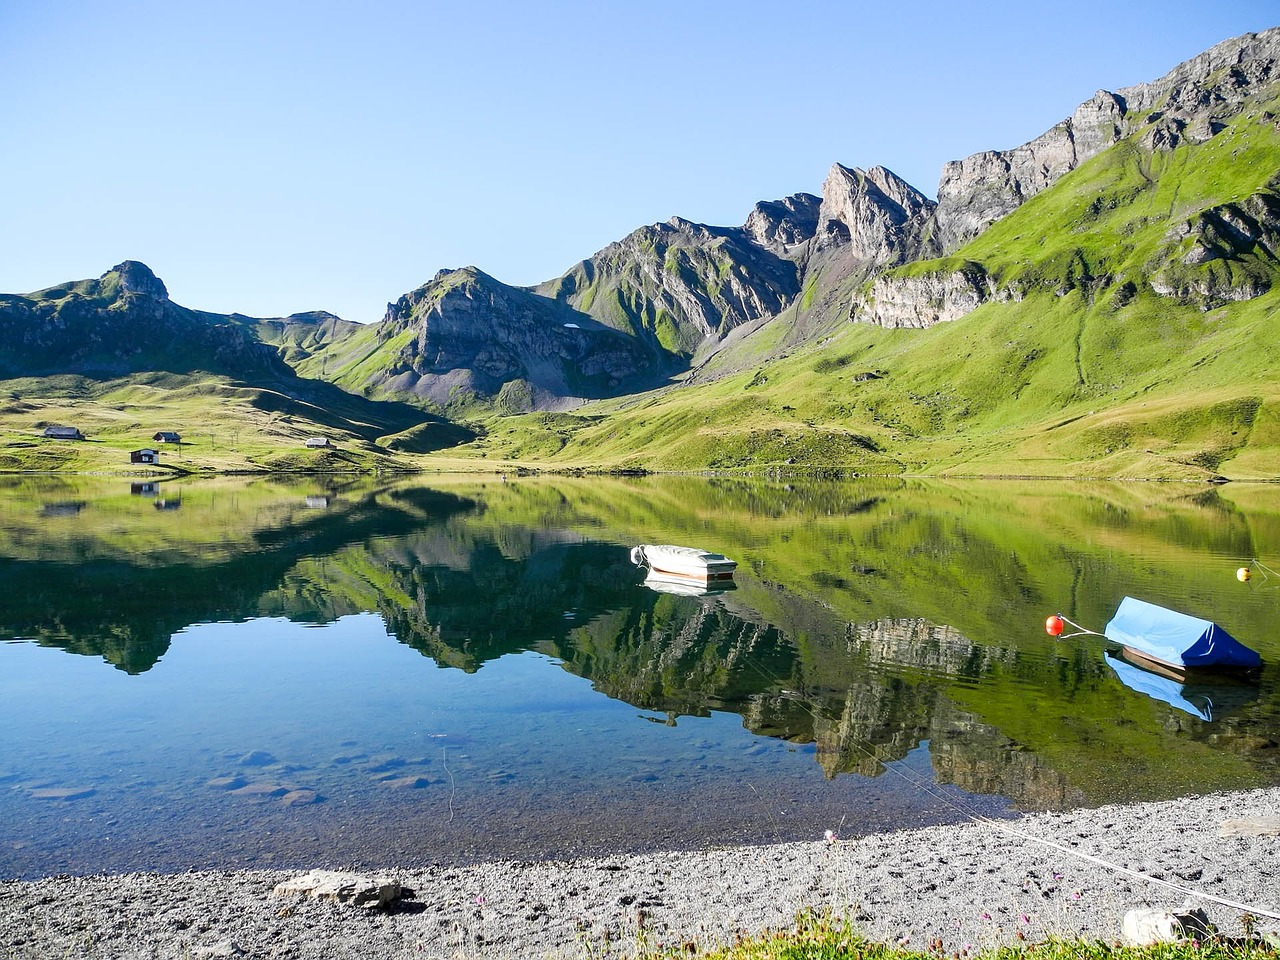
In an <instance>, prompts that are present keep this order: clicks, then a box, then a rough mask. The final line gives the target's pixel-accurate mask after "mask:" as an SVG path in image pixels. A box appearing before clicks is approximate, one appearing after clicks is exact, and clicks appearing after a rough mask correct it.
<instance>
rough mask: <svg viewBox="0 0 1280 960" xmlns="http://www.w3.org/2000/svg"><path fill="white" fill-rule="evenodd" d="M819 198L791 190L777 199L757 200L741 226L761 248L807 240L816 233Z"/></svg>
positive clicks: (820, 204) (787, 245)
mask: <svg viewBox="0 0 1280 960" xmlns="http://www.w3.org/2000/svg"><path fill="white" fill-rule="evenodd" d="M821 206H822V200H821V199H820V198H819V197H815V196H814V195H813V194H811V193H793V194H792V195H791V196H789V197H784V198H783V199H781V200H761V201H760V202H759V203H757V204H756V205H755V208H754V209H753V210H752V211H751V213H750V215H749V216H748V217H747V222H746V223H744V224H743V225H742V229H743V230H744V231H746V233H747V235H748V236H749V237H751V239H752V240H754V241H755V242H756V243H758V244H760V245H761V246H765V247H776V246H783V247H790V246H794V245H795V244H797V243H804V242H805V241H806V240H811V239H812V238H813V236H814V234H816V233H817V232H818V210H819V208H821Z"/></svg>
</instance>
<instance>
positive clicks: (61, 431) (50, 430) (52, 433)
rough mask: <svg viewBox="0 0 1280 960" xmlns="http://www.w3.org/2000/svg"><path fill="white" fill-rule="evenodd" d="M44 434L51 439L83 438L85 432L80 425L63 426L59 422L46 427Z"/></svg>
mask: <svg viewBox="0 0 1280 960" xmlns="http://www.w3.org/2000/svg"><path fill="white" fill-rule="evenodd" d="M44 435H45V436H46V437H49V438H50V439H51V440H83V439H84V434H83V433H81V432H80V429H79V428H78V427H62V426H58V425H57V424H54V425H51V426H48V427H45V428H44Z"/></svg>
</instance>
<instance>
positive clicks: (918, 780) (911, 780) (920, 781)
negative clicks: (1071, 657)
mask: <svg viewBox="0 0 1280 960" xmlns="http://www.w3.org/2000/svg"><path fill="white" fill-rule="evenodd" d="M1062 619H1063V620H1064V621H1066V622H1067V623H1071V621H1070V620H1067V618H1066V617H1063V618H1062ZM1071 625H1072V626H1073V627H1077V628H1078V629H1079V630H1080V631H1081V632H1082V633H1090V634H1095V635H1096V636H1103V635H1102V634H1096V633H1095V631H1093V630H1086V629H1085V628H1083V627H1080V626H1079V624H1075V623H1071ZM1072 636H1075V634H1072ZM752 666H753V667H754V668H755V669H756V670H757V671H758V672H759V673H760V674H761V675H762V676H764V677H765V678H766V679H771V680H772V682H774V683H780V682H781V680H780V678H778V677H772V678H771V677H770V676H769V674H768V673H766V671H765V670H764V669H763V668H762V667H760V666H759V665H758V664H754V663H753V664H752ZM797 692H799V691H797ZM800 695H801V697H803V698H804V699H802V700H800V701H798V702H799V703H801V704H802V706H803V708H804V709H805V710H806V712H808V713H809V715H810V716H811V717H812V718H814V719H815V720H816V719H817V713H816V711H815V710H814V709H813V707H812V706H811V705H810V704H809V703H808V698H807V696H805V695H804V694H803V693H801V694H800ZM853 746H854V747H855V748H856V749H857V750H859V751H861V752H862V753H863V754H864V755H865V756H867V757H868V758H870V759H872V760H874V761H875V762H876V763H879V764H880V765H881V766H883V767H884V768H885V769H886V770H888V771H889V772H890V773H893V774H895V775H897V776H898V777H900V778H901V779H903V780H905V781H906V782H907V783H908V784H910V785H912V786H913V787H915V788H916V789H917V790H919V791H921V792H922V793H925V794H926V795H928V796H930V797H932V798H933V799H934V800H937V801H939V802H941V803H943V804H945V805H947V806H949V807H951V808H952V809H953V810H955V811H956V812H957V813H959V814H961V815H962V816H964V817H965V818H966V819H968V820H970V821H971V822H973V823H977V824H983V825H986V826H990V827H993V828H995V829H997V830H1000V831H1002V832H1004V833H1007V834H1010V835H1012V836H1015V837H1018V838H1020V839H1022V840H1027V841H1030V842H1031V843H1037V844H1040V845H1041V846H1044V847H1049V848H1050V849H1053V850H1057V851H1059V852H1061V853H1065V854H1067V855H1068V856H1071V857H1076V858H1077V859H1080V860H1085V861H1087V862H1089V863H1092V864H1094V865H1096V866H1099V867H1102V868H1103V869H1105V870H1112V871H1114V872H1116V873H1122V874H1125V875H1126V876H1130V877H1133V878H1135V879H1137V880H1143V881H1146V882H1147V883H1151V884H1155V885H1156V886H1161V887H1166V888H1168V889H1170V890H1176V891H1178V892H1179V893H1182V894H1184V895H1186V896H1191V897H1196V898H1198V899H1201V900H1209V901H1212V902H1213V903H1218V904H1221V905H1222V906H1226V907H1231V908H1233V909H1236V910H1243V911H1245V912H1246V913H1249V914H1252V915H1254V916H1258V917H1266V918H1267V919H1269V920H1280V912H1276V911H1274V910H1265V909H1263V908H1262V907H1259V906H1256V905H1250V904H1246V903H1240V902H1239V901H1236V900H1230V899H1228V898H1226V897H1220V896H1218V895H1217V894H1213V893H1209V892H1208V891H1206V890H1199V889H1196V888H1194V887H1188V886H1185V885H1183V884H1180V883H1173V882H1172V881H1169V880H1163V879H1161V878H1159V877H1153V876H1151V875H1150V874H1147V873H1143V872H1142V871H1140V870H1133V869H1131V868H1129V867H1123V866H1121V865H1120V864H1118V863H1115V862H1113V861H1110V860H1107V859H1104V858H1103V857H1096V856H1094V855H1092V854H1089V853H1085V852H1083V851H1081V850H1073V849H1072V848H1071V847H1068V846H1065V845H1063V844H1060V843H1057V842H1055V841H1053V840H1046V839H1045V838H1043V837H1037V836H1034V835H1033V834H1030V833H1025V832H1024V831H1021V830H1018V829H1015V828H1014V827H1011V826H1009V825H1008V824H1007V823H1005V822H1004V821H1001V820H996V819H994V818H992V817H988V816H984V815H983V814H981V813H978V812H976V811H975V810H973V809H971V808H969V807H967V806H966V805H965V804H964V803H963V802H961V801H959V800H956V799H955V798H953V797H949V796H947V795H946V794H945V793H943V792H942V791H940V790H938V789H937V786H936V785H935V784H934V783H932V782H931V781H928V780H925V779H924V778H922V777H918V776H916V775H915V774H914V773H908V772H907V771H906V770H905V769H902V768H900V767H899V766H898V765H897V764H889V763H885V762H884V761H883V760H882V759H881V758H880V757H878V756H876V754H875V752H874V751H873V750H869V749H868V748H867V747H866V746H864V745H863V743H862V742H860V741H858V740H855V741H854V743H853ZM827 842H828V843H831V844H840V843H849V842H851V841H847V840H840V839H839V838H838V837H836V835H835V834H834V832H833V831H828V833H827Z"/></svg>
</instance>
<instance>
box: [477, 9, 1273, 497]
mask: <svg viewBox="0 0 1280 960" xmlns="http://www.w3.org/2000/svg"><path fill="white" fill-rule="evenodd" d="M1278 41H1280V31H1268V33H1267V34H1265V35H1258V36H1257V37H1246V38H1241V39H1239V40H1237V41H1232V42H1231V43H1228V44H1222V45H1219V46H1218V47H1215V48H1214V51H1212V52H1211V55H1206V56H1204V57H1201V58H1197V59H1196V60H1195V61H1192V65H1191V66H1187V65H1184V66H1183V67H1180V68H1179V69H1177V70H1175V71H1173V72H1172V73H1171V74H1170V75H1169V77H1171V78H1174V79H1173V80H1172V81H1170V82H1164V83H1159V84H1153V85H1149V86H1144V87H1142V88H1134V89H1135V90H1139V91H1140V92H1141V97H1139V96H1138V95H1137V94H1131V99H1132V100H1133V101H1134V102H1141V103H1143V104H1145V110H1144V112H1142V113H1141V114H1140V115H1139V114H1136V113H1133V112H1132V111H1129V112H1128V113H1126V114H1125V117H1124V118H1123V119H1124V127H1123V129H1120V130H1119V131H1118V132H1117V135H1116V136H1117V139H1116V140H1115V141H1114V142H1112V143H1110V144H1109V145H1106V146H1104V147H1101V148H1100V149H1098V150H1097V151H1096V152H1095V153H1094V154H1093V156H1092V157H1091V158H1089V159H1086V160H1083V161H1079V160H1078V158H1077V159H1073V160H1072V161H1071V162H1070V163H1069V164H1066V165H1065V166H1066V167H1069V169H1063V170H1062V171H1058V172H1056V173H1053V174H1052V175H1051V176H1047V182H1046V183H1045V184H1044V185H1043V186H1042V187H1041V188H1040V189H1038V190H1036V191H1034V193H1033V194H1032V195H1031V196H1030V197H1029V198H1027V199H1024V200H1023V202H1021V203H1019V204H1018V205H1017V206H1016V207H1015V208H1014V209H1012V210H1010V211H1008V212H1005V213H1003V214H1002V215H1001V216H1000V217H999V218H998V219H997V220H996V221H995V222H994V223H992V224H990V225H989V226H986V227H985V229H983V230H982V231H981V232H980V233H978V234H977V235H976V236H975V237H974V238H973V239H971V240H970V241H968V242H967V243H966V244H965V245H964V246H962V247H960V248H959V249H957V250H955V251H954V253H953V254H952V255H950V256H947V257H942V258H939V257H937V256H936V253H937V252H940V250H941V245H940V243H939V241H938V239H937V237H936V234H931V233H930V230H931V224H932V227H933V228H936V227H937V224H938V222H939V218H941V217H942V216H943V213H944V211H943V207H942V204H941V203H940V204H939V206H938V207H937V208H934V209H933V210H930V209H929V208H928V207H927V206H925V205H921V206H919V207H918V208H917V209H916V212H915V213H914V214H913V215H910V216H908V217H907V218H905V219H903V220H899V221H898V226H899V230H900V231H901V233H900V235H902V236H906V237H909V238H910V240H909V243H910V244H912V245H914V246H913V249H914V250H916V251H917V255H918V254H920V253H928V252H930V251H932V252H933V254H934V256H933V258H931V259H905V258H904V259H902V260H899V261H897V262H896V263H895V260H894V256H893V255H885V256H883V259H882V260H881V262H880V263H879V264H877V265H874V266H872V267H871V268H870V269H869V270H868V269H866V265H867V264H868V263H870V262H872V258H871V257H869V256H868V253H870V252H873V251H872V250H868V248H866V247H864V248H863V251H862V257H861V258H858V257H855V256H853V255H852V251H851V250H849V249H848V248H849V247H851V246H852V244H848V245H844V246H836V247H833V248H827V250H825V251H824V249H823V247H822V245H821V238H822V237H823V236H824V235H825V236H830V235H831V234H832V233H835V234H837V235H838V233H839V231H838V230H836V231H832V230H830V229H828V230H827V231H825V233H824V231H822V228H821V226H819V227H818V228H817V230H818V233H817V234H816V235H815V238H814V240H810V241H804V242H806V243H812V244H813V247H814V249H813V251H812V254H811V257H810V259H809V260H808V262H807V264H806V267H807V273H808V276H809V279H810V280H812V276H813V273H814V271H815V269H816V264H818V263H820V262H821V261H820V259H819V258H820V257H822V256H823V255H826V256H828V257H829V258H831V259H829V260H828V263H829V264H833V265H835V269H833V271H832V272H834V273H838V272H839V269H838V265H839V261H838V260H837V259H836V258H837V257H839V256H841V255H844V256H847V257H848V260H847V261H846V263H848V264H854V265H855V266H854V267H853V268H850V269H846V270H845V271H844V276H845V278H846V279H845V280H843V281H841V283H843V284H844V288H843V289H845V290H848V293H849V300H848V306H847V307H845V308H844V309H845V310H846V311H847V313H846V316H848V317H849V319H852V320H854V321H856V322H855V323H852V324H850V323H842V324H840V325H839V326H836V327H828V328H827V329H826V331H825V332H824V333H823V335H822V338H821V339H820V340H814V339H812V338H810V340H809V341H808V342H794V341H793V344H792V346H790V347H788V348H787V349H785V350H779V349H778V345H779V344H780V343H783V342H784V338H785V337H786V336H787V334H788V333H790V332H791V331H793V330H794V328H795V324H796V323H797V322H800V323H803V322H804V320H805V317H806V312H805V310H806V305H805V300H806V299H807V298H808V297H809V290H810V287H809V286H808V283H807V282H806V288H805V292H804V293H803V294H802V296H801V301H800V303H799V304H797V305H796V309H795V310H794V311H791V310H789V311H787V312H786V313H784V314H783V315H782V317H780V318H778V319H775V320H771V321H768V322H767V323H765V324H763V325H759V326H758V327H756V328H755V329H754V330H752V331H751V332H750V333H749V334H748V335H746V336H743V337H742V338H741V339H737V340H731V341H730V342H728V343H727V344H726V345H725V346H724V348H723V349H722V351H721V353H720V354H719V355H718V356H716V357H715V358H714V359H713V360H712V361H711V363H709V364H708V365H707V366H706V368H704V369H703V370H701V371H700V373H699V377H698V380H697V383H696V385H695V386H687V387H685V388H683V389H680V390H672V391H667V392H665V393H662V394H656V395H654V396H652V397H650V398H647V399H646V400H645V401H644V402H643V403H635V402H632V403H629V404H627V405H626V406H625V407H624V406H621V405H616V406H614V407H600V406H597V407H592V408H589V409H588V410H585V411H583V413H584V414H585V415H584V416H581V417H578V418H562V419H561V420H559V421H558V422H557V424H556V432H557V434H558V436H557V441H556V448H557V452H556V453H555V456H556V457H557V458H558V459H563V460H565V461H566V462H573V461H581V460H594V461H596V462H599V463H604V464H618V465H620V466H632V465H640V464H647V465H663V466H671V467H680V468H689V467H694V466H697V465H707V466H712V467H720V468H728V467H734V466H738V467H742V466H755V467H761V466H765V465H771V466H778V467H783V468H787V467H797V466H801V465H808V466H824V467H843V468H844V469H854V470H863V471H873V472H880V471H884V470H900V469H908V470H921V469H923V470H928V471H957V472H971V473H983V474H988V473H993V472H995V473H1011V474H1019V475H1076V476H1079V475H1088V476H1132V477H1170V478H1185V479H1192V478H1199V479H1206V478H1212V477H1216V476H1224V475H1225V476H1234V477H1275V476H1278V475H1280V429H1277V424H1280V376H1277V375H1276V373H1275V371H1276V370H1277V369H1280V309H1278V308H1277V303H1278V301H1277V298H1278V297H1280V289H1277V288H1278V286H1280V284H1278V281H1280V259H1278V254H1280V218H1278V216H1277V214H1280V75H1278V74H1277V70H1276V56H1275V52H1276V47H1277V42H1278ZM1248 57H1256V58H1257V59H1248ZM1242 58H1244V59H1242ZM1220 88H1221V89H1220ZM1161 91H1163V92H1161ZM1143 98H1145V99H1143ZM1095 99H1097V98H1095ZM1125 130H1127V131H1128V132H1124V131H1125ZM1076 132H1077V133H1078V131H1076ZM1073 135H1074V134H1073ZM837 177H838V178H840V179H844V180H845V181H846V182H848V183H850V184H856V182H857V180H858V178H857V177H856V176H846V175H844V174H843V173H842V172H841V171H839V170H837V171H833V178H837ZM833 178H829V182H830V180H831V179H833ZM1012 182H1013V181H1012V180H1009V181H1007V183H1012ZM868 192H870V191H868ZM881 192H882V193H883V192H884V191H883V190H882V191H881ZM823 206H824V208H825V207H827V206H828V204H827V201H826V199H825V198H824V203H823ZM904 210H905V208H904ZM849 219H856V218H853V217H850V218H849ZM819 222H820V223H821V222H822V221H821V219H820V221H819ZM864 222H865V221H864ZM839 239H841V240H843V238H842V237H840V238H839ZM815 241H817V242H815ZM833 251H834V253H833ZM891 253H892V252H891V251H889V254H891ZM829 269H832V268H831V267H829ZM860 270H861V271H862V272H859V271H860ZM829 289H830V290H833V291H834V292H835V294H841V293H842V288H841V286H840V284H839V283H837V284H835V285H833V286H832V287H829ZM819 306H820V305H819V304H818V303H817V302H816V298H815V303H814V304H813V305H812V306H811V307H810V308H809V309H810V310H813V311H816V310H818V309H819ZM841 307H842V304H841V302H840V299H839V296H834V297H833V298H832V299H831V300H829V302H828V305H827V309H831V310H834V311H836V312H837V313H838V312H840V310H841ZM793 314H794V316H793ZM850 314H851V315H850ZM948 321H949V322H948ZM783 354H786V355H785V356H784V355H783ZM717 378H718V379H717ZM602 414H603V416H602ZM498 440H500V441H501V442H499V443H495V442H494V441H498ZM540 442H541V441H540V437H539V436H538V434H537V432H536V431H535V430H534V429H533V425H532V424H529V425H528V426H527V427H526V426H524V425H523V424H521V423H520V422H519V421H515V422H512V423H510V424H508V425H506V426H505V431H504V432H502V433H500V432H499V431H497V430H493V431H491V433H490V444H489V446H488V447H487V452H488V455H489V456H491V457H492V456H495V455H508V456H513V457H520V456H522V455H523V453H522V451H524V450H526V449H528V450H545V447H542V446H540Z"/></svg>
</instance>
